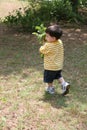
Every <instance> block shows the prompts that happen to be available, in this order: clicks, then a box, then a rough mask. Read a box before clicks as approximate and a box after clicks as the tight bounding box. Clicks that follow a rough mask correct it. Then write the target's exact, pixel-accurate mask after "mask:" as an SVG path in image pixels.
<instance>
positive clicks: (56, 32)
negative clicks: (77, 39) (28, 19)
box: [45, 24, 63, 39]
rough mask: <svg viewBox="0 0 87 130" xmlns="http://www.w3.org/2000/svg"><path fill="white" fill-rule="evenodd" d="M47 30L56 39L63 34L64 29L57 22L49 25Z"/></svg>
mask: <svg viewBox="0 0 87 130" xmlns="http://www.w3.org/2000/svg"><path fill="white" fill-rule="evenodd" d="M45 32H46V33H48V34H49V35H50V36H52V37H56V39H59V38H60V37H61V36H62V34H63V32H62V29H61V28H60V27H59V26H58V25H57V24H55V25H51V26H49V27H48V28H47V29H46V31H45Z"/></svg>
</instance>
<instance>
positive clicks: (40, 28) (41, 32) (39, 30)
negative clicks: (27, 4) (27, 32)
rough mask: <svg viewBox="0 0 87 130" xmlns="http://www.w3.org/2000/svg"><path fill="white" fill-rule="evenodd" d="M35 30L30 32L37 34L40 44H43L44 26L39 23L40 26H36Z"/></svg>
mask: <svg viewBox="0 0 87 130" xmlns="http://www.w3.org/2000/svg"><path fill="white" fill-rule="evenodd" d="M35 30H36V31H37V32H33V33H32V34H34V35H36V36H37V38H38V40H39V43H40V44H43V42H44V38H45V30H46V27H45V26H44V25H43V24H41V25H40V26H36V27H35Z"/></svg>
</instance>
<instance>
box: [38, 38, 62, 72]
mask: <svg viewBox="0 0 87 130" xmlns="http://www.w3.org/2000/svg"><path fill="white" fill-rule="evenodd" d="M40 52H41V53H42V54H44V69H46V70H61V69H62V68H63V61H64V48H63V43H62V41H61V40H58V41H57V42H52V43H45V44H44V45H43V46H41V47H40Z"/></svg>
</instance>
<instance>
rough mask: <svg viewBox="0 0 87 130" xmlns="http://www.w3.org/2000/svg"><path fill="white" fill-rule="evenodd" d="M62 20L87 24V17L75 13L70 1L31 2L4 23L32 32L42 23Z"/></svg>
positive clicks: (11, 14)
mask: <svg viewBox="0 0 87 130" xmlns="http://www.w3.org/2000/svg"><path fill="white" fill-rule="evenodd" d="M81 2H82V3H81ZM85 2H86V1H85V0H81V1H80V2H79V3H81V5H83V3H85ZM61 20H62V21H67V22H75V23H79V22H82V23H86V18H85V16H83V15H81V14H80V13H77V12H74V11H73V9H72V5H71V3H70V0H66V2H65V0H51V1H49V0H38V1H37V0H35V1H34V0H29V6H28V7H25V8H24V9H23V10H22V9H21V8H20V9H18V10H15V11H14V12H13V13H10V14H9V16H7V17H5V19H4V23H6V24H7V25H11V26H12V25H13V26H17V27H21V28H22V29H23V30H26V31H29V32H32V31H35V27H36V26H39V25H40V24H41V23H43V24H44V25H47V24H49V23H50V22H55V21H56V22H59V21H61Z"/></svg>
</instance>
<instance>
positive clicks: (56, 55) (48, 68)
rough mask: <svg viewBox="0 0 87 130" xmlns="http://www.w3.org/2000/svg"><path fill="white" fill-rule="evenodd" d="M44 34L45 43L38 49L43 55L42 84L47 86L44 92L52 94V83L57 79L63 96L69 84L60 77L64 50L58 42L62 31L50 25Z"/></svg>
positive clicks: (53, 91)
mask: <svg viewBox="0 0 87 130" xmlns="http://www.w3.org/2000/svg"><path fill="white" fill-rule="evenodd" d="M45 32H46V37H45V40H46V41H47V42H46V43H45V44H44V45H43V46H41V47H40V52H41V53H42V54H44V82H45V83H47V84H48V86H47V88H46V91H47V92H48V93H50V94H54V93H55V89H54V86H53V81H54V80H55V79H58V81H59V82H60V84H61V85H62V95H63V96H64V95H66V94H68V93H69V88H70V84H69V83H67V82H66V81H65V80H64V78H63V77H62V75H61V72H62V69H63V61H64V48H63V43H62V41H61V40H60V38H61V36H62V30H61V28H59V26H58V25H51V26H49V27H48V28H47V29H46V31H45Z"/></svg>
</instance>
